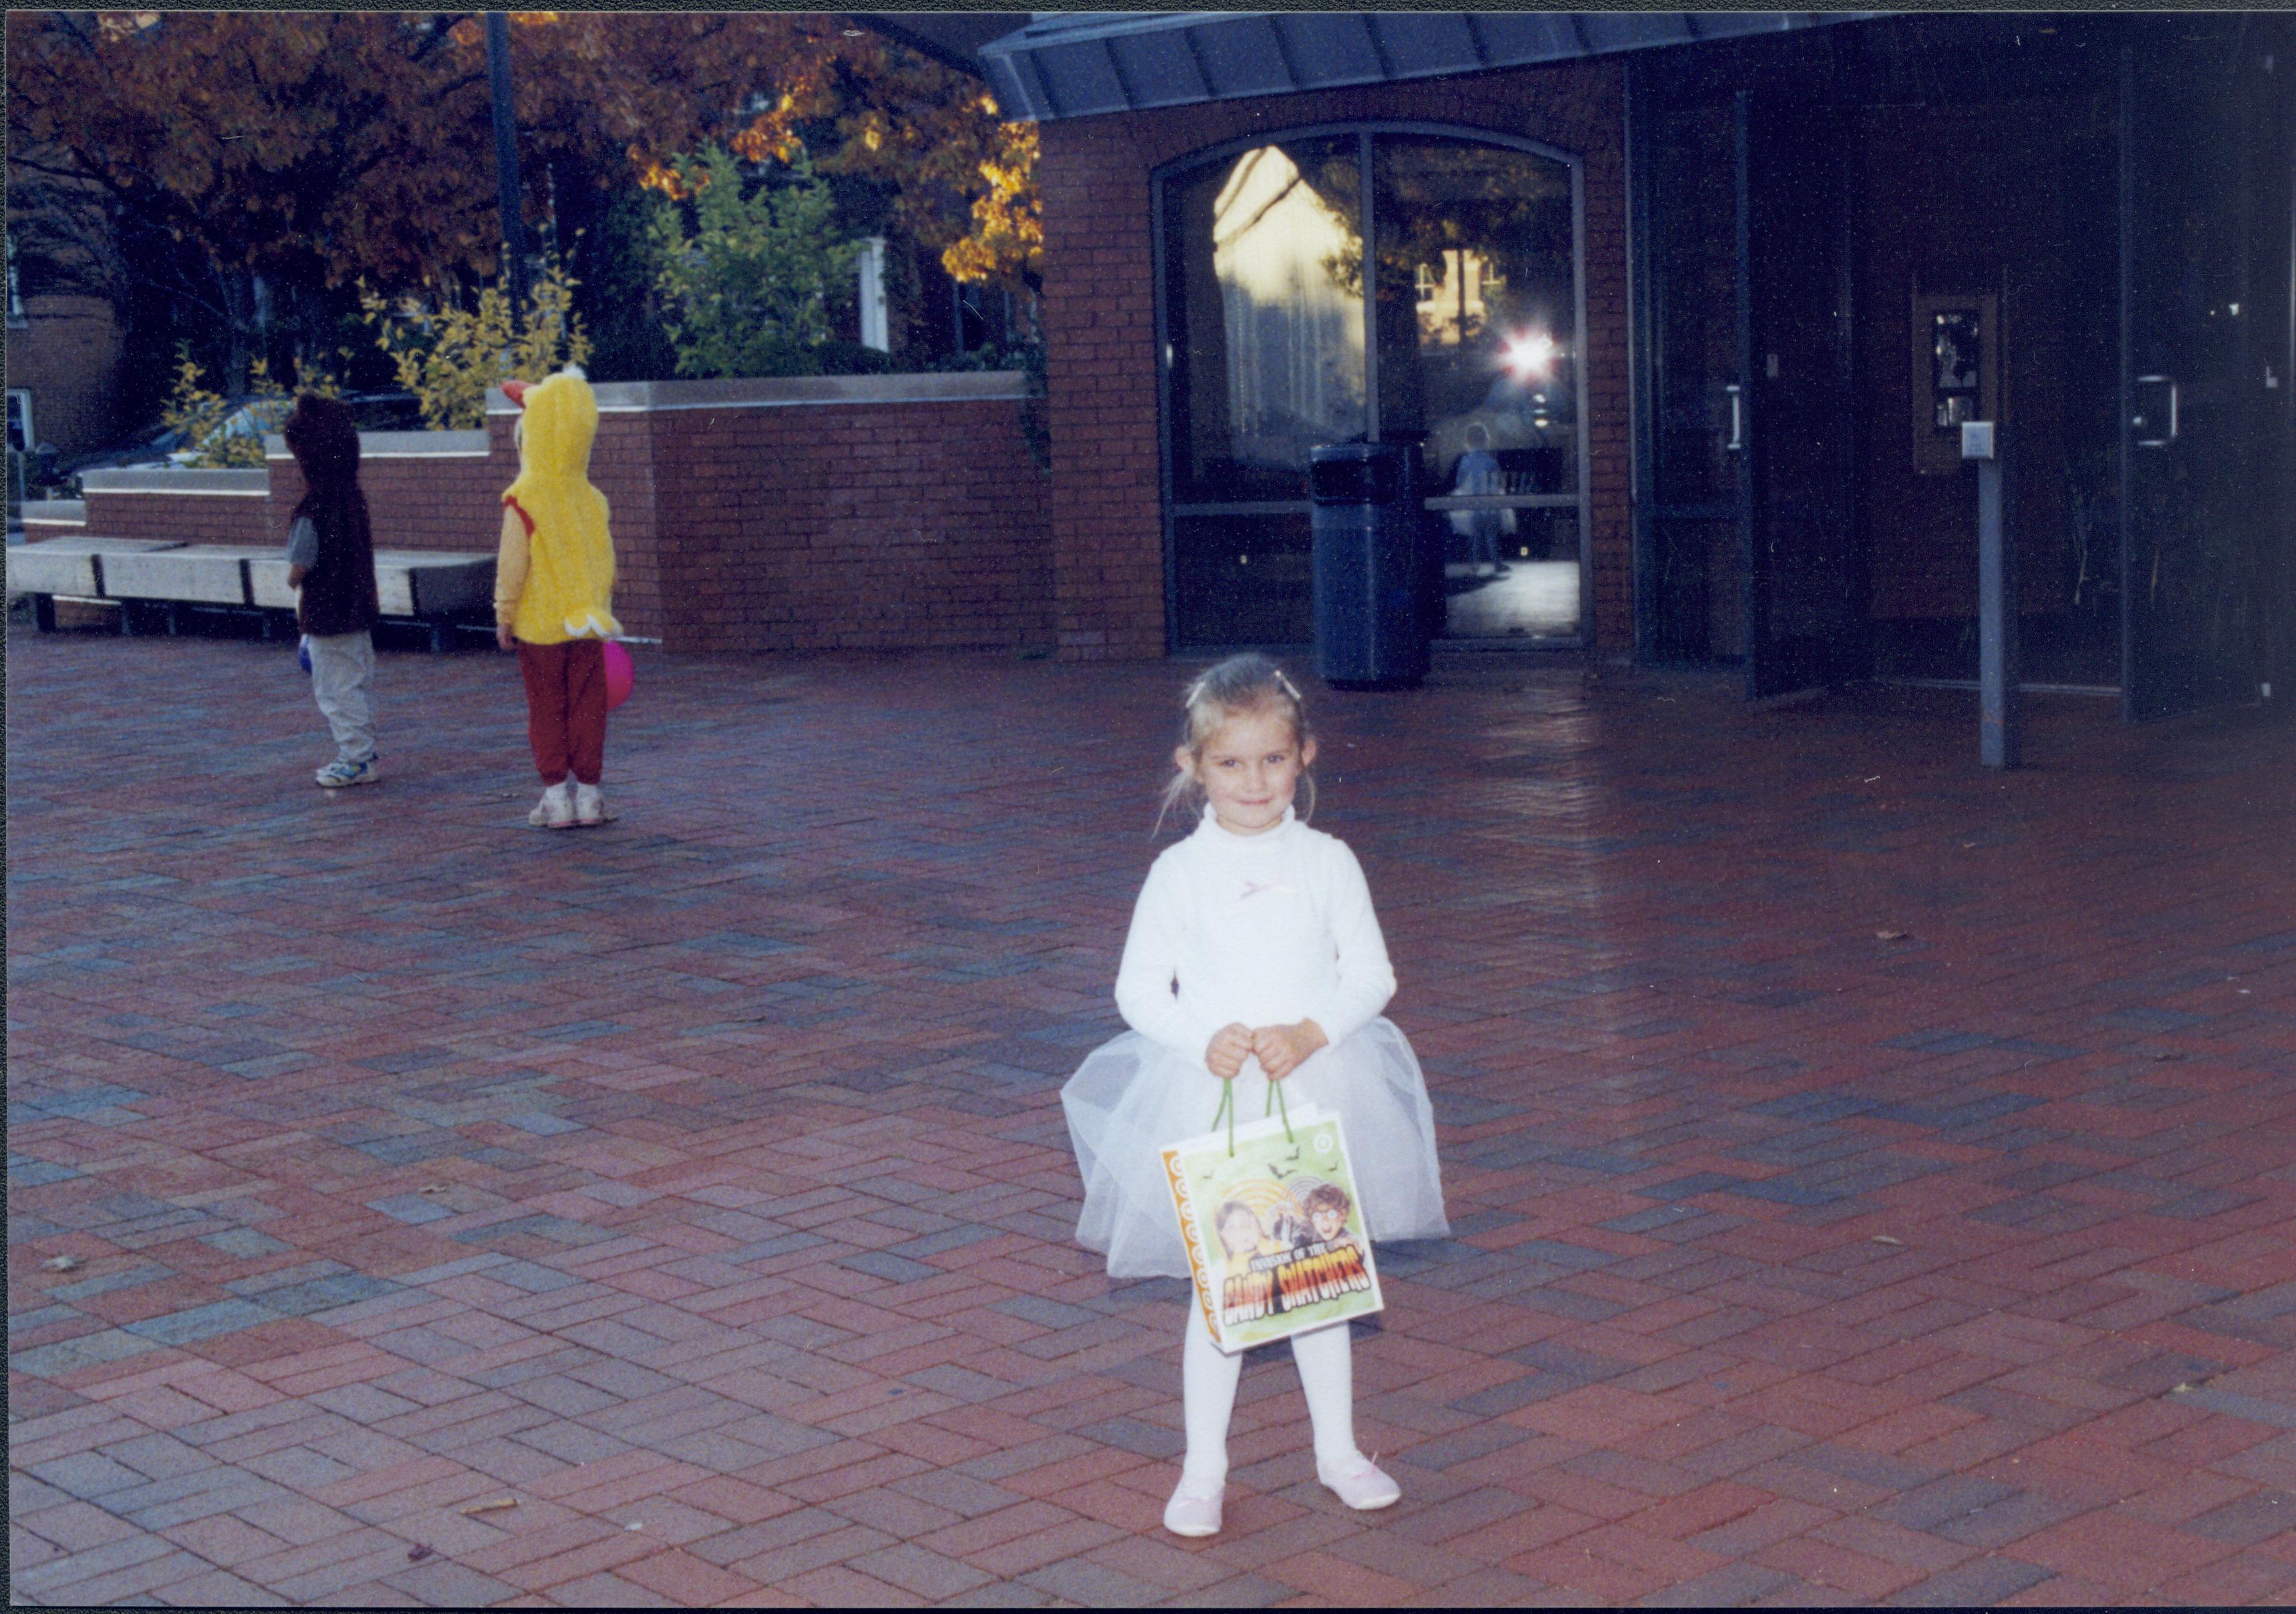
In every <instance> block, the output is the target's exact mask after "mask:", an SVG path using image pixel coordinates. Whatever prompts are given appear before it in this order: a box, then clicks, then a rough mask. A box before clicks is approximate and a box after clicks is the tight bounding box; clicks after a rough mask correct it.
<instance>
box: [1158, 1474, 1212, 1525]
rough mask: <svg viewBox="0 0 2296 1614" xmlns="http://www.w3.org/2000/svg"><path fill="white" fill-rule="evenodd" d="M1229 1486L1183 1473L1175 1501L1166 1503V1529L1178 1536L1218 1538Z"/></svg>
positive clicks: (1175, 1493) (1175, 1494)
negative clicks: (1222, 1502)
mask: <svg viewBox="0 0 2296 1614" xmlns="http://www.w3.org/2000/svg"><path fill="white" fill-rule="evenodd" d="M1226 1495H1227V1487H1226V1485H1225V1484H1224V1483H1222V1482H1220V1481H1218V1480H1204V1479H1189V1478H1188V1477H1187V1476H1186V1475H1185V1474H1183V1475H1182V1476H1181V1477H1180V1483H1179V1486H1178V1487H1177V1488H1176V1489H1175V1490H1174V1491H1173V1492H1172V1500H1171V1501H1169V1502H1168V1503H1165V1504H1164V1528H1166V1529H1168V1530H1169V1531H1171V1532H1172V1534H1173V1535H1175V1536H1191V1537H1197V1536H1217V1535H1218V1534H1219V1528H1220V1502H1221V1499H1222V1498H1224V1497H1225V1496H1226Z"/></svg>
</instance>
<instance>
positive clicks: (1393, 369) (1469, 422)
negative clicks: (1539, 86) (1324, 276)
mask: <svg viewBox="0 0 2296 1614" xmlns="http://www.w3.org/2000/svg"><path fill="white" fill-rule="evenodd" d="M1373 152H1374V160H1373V171H1374V182H1375V183H1374V208H1375V209H1376V210H1377V217H1378V221H1379V224H1378V229H1379V251H1378V260H1379V274H1378V283H1377V285H1376V286H1375V288H1374V291H1375V292H1376V297H1375V299H1374V307H1375V319H1376V324H1377V329H1378V340H1379V428H1380V435H1381V436H1382V437H1383V438H1388V439H1389V440H1390V441H1394V440H1398V439H1402V438H1410V437H1413V436H1416V435H1422V434H1423V435H1424V437H1425V439H1426V448H1425V453H1426V456H1427V465H1428V470H1429V471H1430V472H1431V475H1432V476H1433V477H1434V478H1435V479H1436V483H1437V486H1438V487H1440V488H1442V489H1444V490H1447V491H1450V492H1456V493H1465V492H1470V491H1473V492H1488V493H1498V492H1520V493H1541V494H1571V493H1576V492H1577V491H1578V487H1579V453H1578V443H1579V415H1578V405H1577V399H1578V387H1579V376H1578V364H1579V329H1578V319H1577V313H1578V302H1577V298H1576V296H1575V294H1574V291H1573V281H1572V258H1571V239H1570V166H1569V165H1568V164H1567V163H1562V162H1557V161H1554V160H1552V159H1550V158H1545V157H1539V156H1537V155H1534V154H1533V153H1531V152H1517V151H1510V150H1507V149H1506V148H1504V147H1499V146H1487V145H1477V144H1474V143H1471V142H1467V141H1462V140H1444V139H1439V138H1434V137H1431V136H1425V135H1380V136H1379V137H1378V138H1377V139H1376V140H1375V141H1374V144H1373Z"/></svg>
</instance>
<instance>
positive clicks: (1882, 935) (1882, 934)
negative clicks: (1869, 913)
mask: <svg viewBox="0 0 2296 1614" xmlns="http://www.w3.org/2000/svg"><path fill="white" fill-rule="evenodd" d="M1905 939H1906V933H1905V932H1904V931H1903V930H1876V931H1874V940H1875V941H1903V940H1905Z"/></svg>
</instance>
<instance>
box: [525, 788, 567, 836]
mask: <svg viewBox="0 0 2296 1614" xmlns="http://www.w3.org/2000/svg"><path fill="white" fill-rule="evenodd" d="M526 821H527V823H530V824H532V825H533V826H534V827H535V828H536V829H537V830H570V829H572V828H573V827H574V799H573V797H572V796H571V795H570V793H569V792H568V791H567V789H566V782H565V781H564V780H563V779H562V780H560V781H559V782H557V783H556V784H553V785H552V786H551V787H550V788H549V789H548V790H546V791H543V792H542V799H541V800H539V801H537V802H536V803H535V804H534V811H532V812H530V813H529V814H528V815H526Z"/></svg>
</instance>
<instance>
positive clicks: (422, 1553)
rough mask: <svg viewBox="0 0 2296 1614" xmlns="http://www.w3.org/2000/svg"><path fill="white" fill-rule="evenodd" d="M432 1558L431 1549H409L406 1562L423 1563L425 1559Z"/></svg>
mask: <svg viewBox="0 0 2296 1614" xmlns="http://www.w3.org/2000/svg"><path fill="white" fill-rule="evenodd" d="M428 1557H430V1548H429V1547H409V1548H407V1549H406V1561H407V1562H409V1563H421V1562H422V1561H423V1560H424V1559H426V1558H428Z"/></svg>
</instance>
